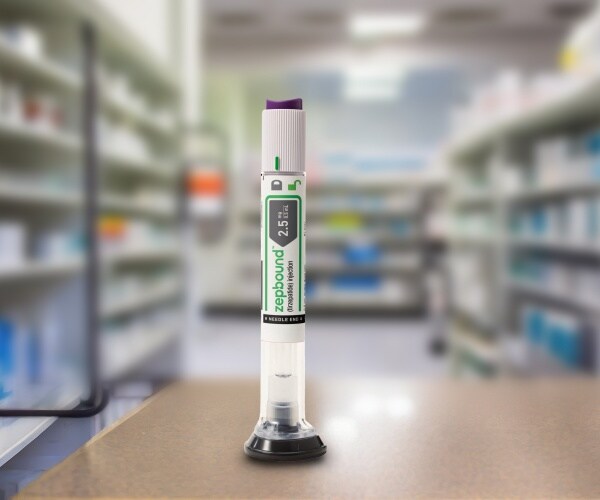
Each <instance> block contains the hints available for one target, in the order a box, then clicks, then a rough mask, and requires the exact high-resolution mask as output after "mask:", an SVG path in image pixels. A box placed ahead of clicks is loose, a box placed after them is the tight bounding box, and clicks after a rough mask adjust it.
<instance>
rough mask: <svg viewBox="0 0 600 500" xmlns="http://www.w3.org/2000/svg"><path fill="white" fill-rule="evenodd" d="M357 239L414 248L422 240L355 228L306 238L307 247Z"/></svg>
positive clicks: (310, 235)
mask: <svg viewBox="0 0 600 500" xmlns="http://www.w3.org/2000/svg"><path fill="white" fill-rule="evenodd" d="M357 238H360V239H362V240H365V241H366V240H368V241H371V242H376V243H377V244H379V245H382V246H389V245H398V246H401V245H404V246H416V245H420V244H421V243H422V240H421V239H420V238H418V237H414V236H394V235H391V234H390V232H389V231H379V232H375V231H364V230H363V228H357V229H356V230H352V231H336V230H334V229H331V230H329V232H325V231H319V232H318V233H313V234H310V230H309V234H308V235H307V236H306V239H307V241H308V245H310V246H318V245H337V244H340V243H349V242H352V241H354V240H356V239H357Z"/></svg>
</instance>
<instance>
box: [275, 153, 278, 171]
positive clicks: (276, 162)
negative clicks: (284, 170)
mask: <svg viewBox="0 0 600 500" xmlns="http://www.w3.org/2000/svg"><path fill="white" fill-rule="evenodd" d="M275 170H279V156H276V157H275Z"/></svg>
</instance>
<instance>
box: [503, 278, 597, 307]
mask: <svg viewBox="0 0 600 500" xmlns="http://www.w3.org/2000/svg"><path fill="white" fill-rule="evenodd" d="M508 284H509V286H510V287H511V288H512V289H513V290H516V291H519V292H521V293H526V294H528V295H533V296H536V297H540V298H542V299H546V300H549V301H551V302H555V303H558V304H562V305H566V306H568V307H571V308H575V309H578V310H582V311H586V312H589V313H592V314H600V303H599V302H598V300H590V299H585V298H583V297H580V296H578V295H577V293H565V292H564V291H561V290H556V289H553V288H552V287H550V286H542V285H537V284H535V283H528V282H526V281H523V280H515V279H509V280H508ZM594 298H595V297H594Z"/></svg>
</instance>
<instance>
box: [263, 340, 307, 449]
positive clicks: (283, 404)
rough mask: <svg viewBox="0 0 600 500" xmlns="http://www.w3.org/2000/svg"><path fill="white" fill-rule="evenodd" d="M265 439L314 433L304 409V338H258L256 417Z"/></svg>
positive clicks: (298, 436)
mask: <svg viewBox="0 0 600 500" xmlns="http://www.w3.org/2000/svg"><path fill="white" fill-rule="evenodd" d="M254 433H255V434H256V435H257V436H259V437H262V438H265V439H299V438H304V437H310V436H314V435H315V431H314V429H313V427H312V425H310V424H309V423H308V422H307V421H306V420H305V413H304V342H294V343H287V342H267V341H262V342H261V379H260V418H259V420H258V424H257V425H256V429H255V431H254Z"/></svg>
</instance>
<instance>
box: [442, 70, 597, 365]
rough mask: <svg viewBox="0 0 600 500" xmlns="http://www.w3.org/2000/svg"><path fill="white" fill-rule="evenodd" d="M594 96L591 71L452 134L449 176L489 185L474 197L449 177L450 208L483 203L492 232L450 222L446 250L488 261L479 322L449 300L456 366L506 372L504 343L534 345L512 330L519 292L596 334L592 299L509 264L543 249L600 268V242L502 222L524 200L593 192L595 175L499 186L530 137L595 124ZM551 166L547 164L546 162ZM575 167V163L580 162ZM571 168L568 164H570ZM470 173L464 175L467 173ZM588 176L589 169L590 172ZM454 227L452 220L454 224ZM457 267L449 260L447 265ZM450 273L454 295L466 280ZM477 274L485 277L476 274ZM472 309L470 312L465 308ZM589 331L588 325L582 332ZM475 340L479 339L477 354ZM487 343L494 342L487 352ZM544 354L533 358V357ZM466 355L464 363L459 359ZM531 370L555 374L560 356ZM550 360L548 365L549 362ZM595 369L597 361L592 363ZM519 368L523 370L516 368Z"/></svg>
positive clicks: (459, 216)
mask: <svg viewBox="0 0 600 500" xmlns="http://www.w3.org/2000/svg"><path fill="white" fill-rule="evenodd" d="M599 98H600V78H592V79H590V80H588V81H586V82H581V83H580V84H578V85H572V86H571V87H570V88H569V90H568V91H565V92H564V93H563V94H561V95H557V96H555V97H554V98H553V99H546V100H545V101H543V102H540V103H538V104H536V105H534V106H532V107H530V108H528V109H526V110H524V111H522V112H519V113H516V114H514V115H511V116H508V117H505V118H503V119H502V120H498V121H495V122H494V121H492V122H491V123H489V125H488V126H486V127H481V128H479V129H478V130H476V131H472V132H467V133H465V134H463V135H462V136H461V137H459V138H458V139H457V140H455V141H454V143H453V145H452V147H451V148H450V150H449V153H448V156H449V158H450V159H451V161H450V163H451V164H452V172H453V173H452V176H453V177H455V178H461V177H463V176H465V175H467V176H468V175H472V176H474V177H477V178H478V179H481V178H482V174H483V177H487V184H488V187H490V188H493V191H492V190H490V191H489V195H487V194H486V195H483V194H482V195H481V196H479V195H477V196H473V194H472V191H470V190H468V189H465V187H464V185H460V183H456V184H455V185H454V186H453V187H452V199H453V200H454V203H453V204H452V207H451V211H452V215H453V217H454V218H455V220H458V221H462V223H463V225H464V220H465V213H467V214H468V212H469V210H477V211H479V212H480V213H481V212H482V211H485V210H487V211H488V213H489V214H490V221H491V222H490V226H489V227H488V228H487V229H488V230H489V229H491V230H492V232H493V235H491V234H490V233H489V231H487V232H486V233H485V234H477V233H476V232H474V233H473V234H471V235H467V236H465V235H464V234H463V232H462V231H461V230H460V229H459V228H458V227H455V228H454V230H453V231H452V233H451V235H450V240H451V242H452V255H453V256H456V255H458V254H459V253H460V252H470V253H471V255H476V254H480V255H485V256H486V258H487V259H488V260H487V262H488V264H489V267H488V269H489V275H490V280H489V281H488V282H487V283H485V285H486V286H488V287H489V293H490V296H491V300H492V302H493V303H494V304H495V306H496V307H495V308H494V307H492V308H491V310H486V311H481V312H482V313H485V314H488V315H489V319H487V320H486V321H481V320H479V321H478V320H477V318H474V317H471V318H470V319H468V318H465V316H468V314H465V311H464V310H461V308H460V307H458V306H456V305H455V308H454V310H455V313H454V318H453V323H454V328H453V339H454V342H453V344H454V355H455V356H454V360H455V362H456V366H457V370H458V371H459V372H460V371H461V370H463V369H465V366H467V365H468V367H467V368H466V370H465V371H472V369H473V366H475V367H476V370H475V371H477V372H479V373H480V374H481V373H484V374H490V373H495V372H497V371H511V370H512V369H513V367H514V366H515V363H513V361H514V360H513V359H512V354H511V353H510V352H506V351H505V350H504V348H503V345H507V344H511V345H512V344H518V345H519V348H520V349H521V351H525V352H527V351H531V352H534V351H536V350H539V349H538V348H536V349H534V348H533V347H532V346H529V347H527V346H526V344H527V341H526V340H525V338H524V334H523V333H516V332H517V330H518V328H517V327H516V326H515V324H516V323H517V322H518V319H517V316H518V311H517V310H516V307H515V305H517V304H520V303H521V302H522V299H523V298H525V299H526V300H527V301H528V302H527V303H529V301H531V302H532V303H533V304H542V307H545V306H549V307H555V308H558V310H559V311H565V312H567V314H569V315H570V317H576V318H578V319H579V320H580V321H581V324H585V325H587V327H588V328H595V329H596V331H595V333H594V332H592V333H590V334H591V335H596V336H597V335H598V331H597V328H598V324H597V323H595V320H594V318H596V317H598V314H599V313H600V308H598V306H597V304H596V303H595V301H594V300H593V299H591V298H585V297H582V296H581V295H580V294H579V293H578V291H577V290H576V289H562V290H559V289H557V288H556V287H555V286H552V285H550V284H543V283H536V282H535V281H525V280H521V279H519V280H517V279H515V278H514V277H513V276H511V275H509V265H510V263H511V262H512V259H513V258H514V257H515V256H516V255H520V254H521V253H525V254H526V255H529V254H533V255H543V259H545V260H546V261H549V262H552V263H554V264H556V263H558V264H560V265H563V264H564V265H567V266H569V265H572V263H573V262H576V263H581V262H585V263H587V264H586V265H588V266H590V269H591V268H594V269H595V270H596V271H598V270H600V243H594V242H581V241H576V240H573V239H571V238H569V237H568V236H564V237H557V238H548V237H523V236H515V235H514V234H513V231H512V230H511V229H510V227H509V219H510V217H511V214H514V213H516V212H518V211H519V210H521V209H522V208H523V207H540V206H543V205H544V204H548V203H552V202H556V201H558V202H559V203H565V202H568V201H569V200H571V199H572V198H574V197H582V196H583V197H585V196H590V197H591V196H594V197H595V196H600V181H599V180H598V179H595V178H593V176H590V177H589V178H588V179H585V180H582V179H578V178H577V177H576V176H575V175H573V176H571V177H572V179H569V180H566V181H565V182H560V183H556V184H554V185H548V186H546V185H530V186H525V187H520V188H518V189H515V188H514V186H512V183H511V188H510V189H508V188H506V187H505V186H504V185H503V182H502V179H503V174H505V173H506V171H508V170H509V169H513V170H514V169H516V170H517V172H519V171H520V169H524V168H532V165H531V164H529V163H528V162H529V161H531V159H530V158H527V157H524V153H523V151H526V150H527V148H530V149H531V148H532V147H533V146H532V145H533V144H534V143H535V141H539V140H543V139H546V138H549V137H550V138H551V137H555V136H557V135H558V134H563V135H564V136H575V135H577V134H580V133H581V132H582V130H583V131H585V130H592V129H593V128H594V127H595V126H596V127H597V126H598V124H599V123H600V108H598V106H597V105H596V103H597V100H598V99H599ZM548 167H549V168H552V167H553V165H549V166H548ZM579 168H580V169H581V168H582V167H581V166H580V167H579ZM573 169H575V166H573ZM590 172H591V171H590ZM469 173H470V174H469ZM590 175H591V174H590ZM455 226H456V225H455ZM454 268H455V269H457V267H456V266H454ZM464 278H465V277H464V276H463V281H461V280H460V279H459V280H458V281H457V280H454V287H455V291H454V295H457V294H460V291H461V290H464V289H465V287H467V286H469V283H468V282H464ZM482 281H484V280H482ZM471 312H473V311H471ZM588 333H589V332H588ZM481 342H486V344H485V345H486V351H485V355H483V353H482V351H481V349H480V347H481ZM489 349H494V356H490V353H489V352H488V350H489ZM541 358H544V359H545V360H546V361H545V362H544V363H542V365H544V366H545V367H546V368H547V370H546V368H544V367H542V366H541V365H540V359H541ZM465 360H466V362H465ZM530 365H531V367H534V368H531V367H530V368H531V369H527V370H525V371H526V372H527V373H533V374H535V373H538V372H539V373H550V372H552V373H556V370H555V368H556V366H558V365H561V362H560V361H559V360H558V359H557V358H556V357H553V356H552V355H550V354H549V353H544V354H543V355H540V356H536V360H530ZM550 365H552V366H550ZM561 366H562V370H561V372H562V373H567V372H573V371H577V370H582V369H589V367H584V366H580V367H578V366H573V367H570V368H569V367H567V366H565V365H564V364H563V365H561ZM596 369H597V367H596ZM519 371H520V372H522V371H524V370H523V369H522V368H520V369H519Z"/></svg>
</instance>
